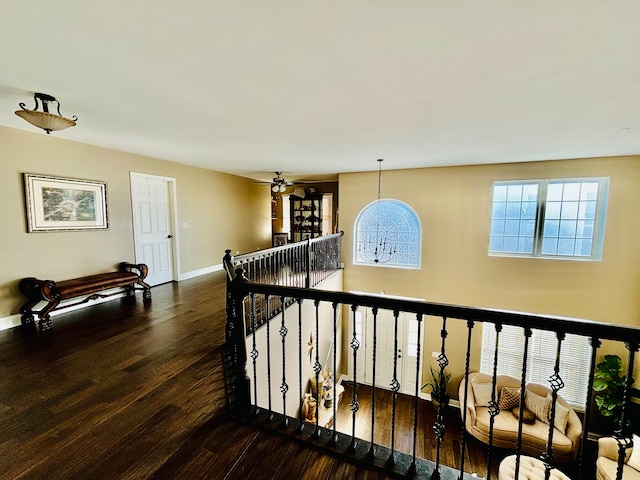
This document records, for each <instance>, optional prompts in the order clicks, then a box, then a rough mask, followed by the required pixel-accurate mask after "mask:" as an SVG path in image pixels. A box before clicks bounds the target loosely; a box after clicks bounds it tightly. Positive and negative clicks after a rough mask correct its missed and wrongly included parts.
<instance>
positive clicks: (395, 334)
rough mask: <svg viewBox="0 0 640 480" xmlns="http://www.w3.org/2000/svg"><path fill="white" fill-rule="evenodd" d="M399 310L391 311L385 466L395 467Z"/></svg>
mask: <svg viewBox="0 0 640 480" xmlns="http://www.w3.org/2000/svg"><path fill="white" fill-rule="evenodd" d="M399 316H400V311H399V310H394V311H393V378H392V379H391V454H390V455H389V458H388V459H387V465H395V463H396V455H395V441H396V404H397V402H398V391H399V390H400V382H399V381H398V317H399Z"/></svg>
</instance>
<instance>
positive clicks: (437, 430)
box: [431, 317, 449, 480]
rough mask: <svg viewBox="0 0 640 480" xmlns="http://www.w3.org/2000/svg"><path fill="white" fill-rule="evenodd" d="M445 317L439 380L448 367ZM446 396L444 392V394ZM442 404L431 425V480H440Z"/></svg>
mask: <svg viewBox="0 0 640 480" xmlns="http://www.w3.org/2000/svg"><path fill="white" fill-rule="evenodd" d="M447 335H448V334H447V317H442V329H441V330H440V338H441V339H442V340H441V343H440V355H438V366H439V367H440V378H444V376H445V372H444V370H445V368H446V367H447V365H449V359H448V358H447V351H446V347H447V344H446V342H447ZM445 394H446V392H445ZM443 403H444V402H442V401H440V402H439V404H438V412H437V413H436V423H435V424H434V425H433V431H434V432H435V434H436V466H435V470H434V471H433V474H432V475H431V478H432V479H433V480H439V479H440V447H441V446H442V440H443V439H444V433H445V426H444V417H443V414H444V412H443V409H444V405H443Z"/></svg>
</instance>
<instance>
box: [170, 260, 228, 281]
mask: <svg viewBox="0 0 640 480" xmlns="http://www.w3.org/2000/svg"><path fill="white" fill-rule="evenodd" d="M220 270H222V264H221V263H220V264H218V265H212V266H210V267H205V268H200V269H198V270H192V271H190V272H185V273H181V274H179V275H178V281H182V280H189V279H190V278H196V277H199V276H201V275H207V274H208V273H213V272H219V271H220Z"/></svg>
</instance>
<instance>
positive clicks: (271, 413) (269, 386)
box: [265, 295, 274, 422]
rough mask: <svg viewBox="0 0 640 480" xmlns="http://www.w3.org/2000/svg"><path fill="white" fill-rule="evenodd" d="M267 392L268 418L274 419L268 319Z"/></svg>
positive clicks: (269, 323)
mask: <svg viewBox="0 0 640 480" xmlns="http://www.w3.org/2000/svg"><path fill="white" fill-rule="evenodd" d="M265 296H266V302H267V311H269V312H270V311H271V308H270V298H271V297H270V296H269V295H265ZM267 392H268V397H269V398H268V409H269V414H268V420H269V421H270V422H271V421H273V418H274V416H273V407H272V405H271V321H269V320H267Z"/></svg>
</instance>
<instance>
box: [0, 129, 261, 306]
mask: <svg viewBox="0 0 640 480" xmlns="http://www.w3.org/2000/svg"><path fill="white" fill-rule="evenodd" d="M0 168H1V171H2V175H1V176H0V219H1V220H2V229H3V232H2V250H1V251H0V258H1V259H2V262H1V264H2V268H1V269H0V318H2V317H5V316H9V315H11V314H15V313H17V311H18V308H19V307H20V305H21V303H22V297H21V295H20V293H19V291H18V281H19V280H20V279H21V278H23V277H27V276H35V277H39V278H47V279H53V280H57V279H58V280H62V279H67V278H73V277H76V276H81V275H86V274H91V273H98V272H104V271H110V270H113V269H114V268H115V266H116V265H117V264H118V263H119V262H121V261H134V260H135V256H134V244H133V226H132V213H131V194H130V180H129V173H130V172H138V173H146V174H151V175H159V176H165V177H172V178H175V179H176V188H177V195H176V196H177V203H178V212H177V218H178V229H177V232H176V234H177V235H176V237H177V241H178V244H179V257H180V266H179V273H181V274H185V273H188V272H193V271H197V270H200V269H206V268H209V267H212V266H215V265H219V264H220V263H221V259H222V256H223V255H224V249H225V248H231V249H233V250H234V251H236V250H239V251H241V252H246V251H251V250H256V249H257V248H266V247H268V246H270V245H271V220H270V207H269V189H268V188H266V187H265V186H263V185H259V184H255V183H253V182H251V181H250V180H247V179H244V178H241V177H237V176H232V175H226V174H222V173H218V172H214V171H210V170H204V169H201V168H195V167H189V166H185V165H180V164H177V163H172V162H167V161H162V160H157V159H153V158H149V157H143V156H140V155H134V154H129V153H124V152H119V151H115V150H110V149H106V148H100V147H94V146H90V145H85V144H81V143H76V142H71V141H68V140H62V139H60V138H56V137H55V136H54V135H44V134H41V133H30V132H25V131H22V130H16V129H11V128H6V127H0ZM25 172H26V173H38V174H46V175H53V176H61V177H72V178H85V179H92V180H100V181H105V182H107V184H108V185H107V190H108V210H109V211H108V213H109V230H107V231H81V232H55V233H27V231H26V220H25V207H24V193H23V190H24V189H23V180H22V174H23V173H25ZM183 222H187V224H188V228H186V229H183V228H182V227H181V225H182V223H183Z"/></svg>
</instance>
